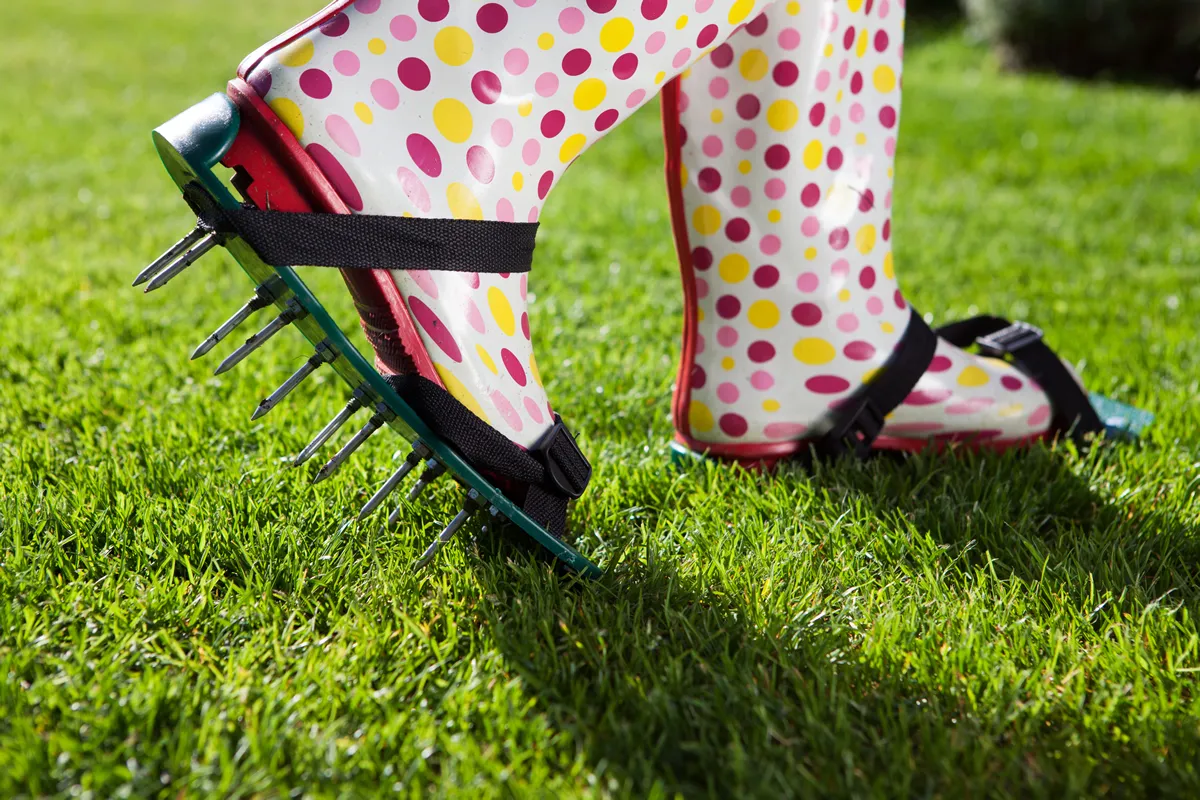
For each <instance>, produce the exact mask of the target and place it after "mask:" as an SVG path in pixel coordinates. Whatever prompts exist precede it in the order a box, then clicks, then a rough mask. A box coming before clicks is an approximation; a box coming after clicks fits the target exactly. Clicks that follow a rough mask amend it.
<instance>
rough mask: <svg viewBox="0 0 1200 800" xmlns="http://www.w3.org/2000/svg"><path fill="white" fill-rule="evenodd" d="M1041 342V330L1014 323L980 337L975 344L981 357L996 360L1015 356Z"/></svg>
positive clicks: (1026, 323)
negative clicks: (1001, 357) (1006, 356)
mask: <svg viewBox="0 0 1200 800" xmlns="http://www.w3.org/2000/svg"><path fill="white" fill-rule="evenodd" d="M1041 340H1042V329H1041V328H1036V327H1034V326H1033V325H1030V324H1029V323H1028V322H1014V323H1012V324H1011V325H1009V326H1008V327H1007V328H1002V329H1001V330H998V331H996V332H995V333H989V334H988V335H987V336H980V337H979V338H978V339H976V340H975V344H977V345H979V351H980V353H982V354H983V355H985V356H990V357H992V358H998V357H1000V356H1003V355H1015V354H1016V353H1017V351H1019V350H1023V349H1024V348H1026V347H1028V346H1029V345H1031V344H1037V343H1038V342H1040V341H1041Z"/></svg>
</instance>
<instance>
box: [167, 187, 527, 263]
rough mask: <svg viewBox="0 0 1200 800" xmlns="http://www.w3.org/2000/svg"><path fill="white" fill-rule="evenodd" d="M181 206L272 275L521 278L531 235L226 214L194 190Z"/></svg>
mask: <svg viewBox="0 0 1200 800" xmlns="http://www.w3.org/2000/svg"><path fill="white" fill-rule="evenodd" d="M190 188H191V187H189V189H190ZM184 198H185V199H187V200H188V202H189V203H190V204H191V205H192V207H193V209H194V210H195V211H196V214H197V216H199V217H200V222H201V224H202V225H204V226H205V227H207V228H209V229H210V230H213V231H216V232H217V233H222V234H226V235H229V236H240V237H241V238H242V239H244V240H246V242H247V243H248V244H249V245H250V246H251V247H252V248H254V251H255V252H256V253H257V254H258V256H259V257H260V258H261V259H262V260H263V261H264V262H265V263H267V264H269V265H270V266H273V267H287V266H305V267H337V268H341V269H400V270H409V269H428V270H437V271H445V272H505V273H512V272H528V271H529V267H530V265H531V264H532V263H533V248H534V244H535V241H534V240H535V237H536V236H537V229H538V224H537V223H536V222H494V221H489V220H470V219H423V218H419V217H387V216H375V215H371V214H317V213H312V214H291V213H286V212H283V211H262V210H260V209H257V208H253V207H249V206H244V207H242V208H238V209H227V208H221V207H219V206H217V205H216V204H215V203H214V202H213V201H212V200H211V199H210V198H209V197H208V196H207V193H204V192H203V191H202V190H201V192H200V193H197V192H191V193H189V192H188V191H187V190H185V191H184Z"/></svg>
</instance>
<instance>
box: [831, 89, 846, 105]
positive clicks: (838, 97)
mask: <svg viewBox="0 0 1200 800" xmlns="http://www.w3.org/2000/svg"><path fill="white" fill-rule="evenodd" d="M845 94H846V93H845V92H843V91H842V90H841V89H838V93H837V94H835V95H834V96H833V99H834V101H836V102H838V103H840V102H842V98H843V97H844V96H845Z"/></svg>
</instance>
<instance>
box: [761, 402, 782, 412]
mask: <svg viewBox="0 0 1200 800" xmlns="http://www.w3.org/2000/svg"><path fill="white" fill-rule="evenodd" d="M762 407H763V411H766V412H767V413H771V412H773V411H778V410H779V409H780V408H782V406H781V405H779V401H778V400H763V406H762Z"/></svg>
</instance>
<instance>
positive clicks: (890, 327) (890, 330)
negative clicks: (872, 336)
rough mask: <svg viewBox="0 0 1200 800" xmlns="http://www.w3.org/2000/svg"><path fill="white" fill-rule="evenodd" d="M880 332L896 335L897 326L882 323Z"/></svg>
mask: <svg viewBox="0 0 1200 800" xmlns="http://www.w3.org/2000/svg"><path fill="white" fill-rule="evenodd" d="M879 330H881V331H883V332H884V333H895V332H896V326H895V325H893V324H892V323H890V322H881V323H879Z"/></svg>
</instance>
